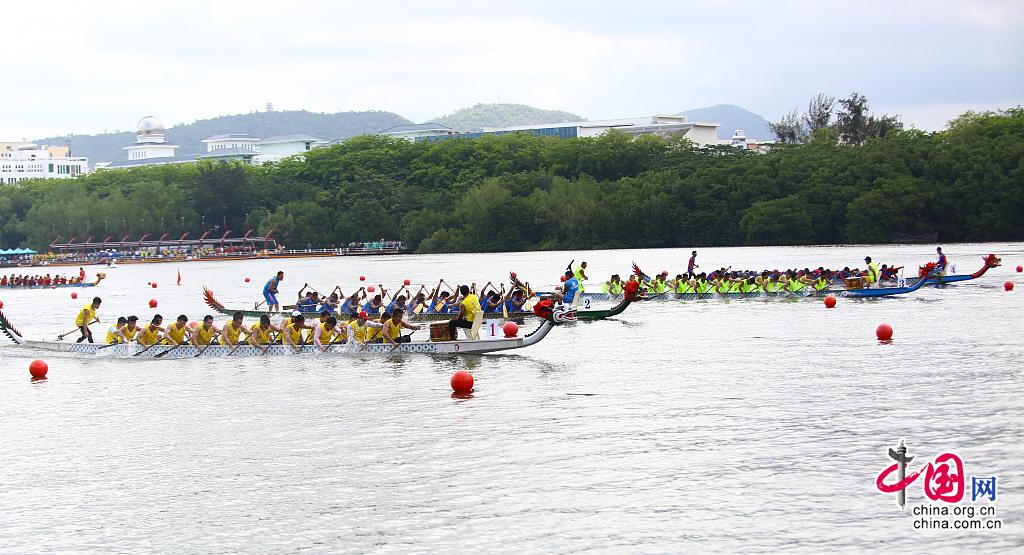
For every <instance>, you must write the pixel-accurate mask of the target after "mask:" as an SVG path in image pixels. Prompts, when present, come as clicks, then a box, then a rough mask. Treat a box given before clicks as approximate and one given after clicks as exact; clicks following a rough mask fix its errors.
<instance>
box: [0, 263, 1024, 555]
mask: <svg viewBox="0 0 1024 555" xmlns="http://www.w3.org/2000/svg"><path fill="white" fill-rule="evenodd" d="M946 251H947V253H948V255H949V256H950V261H951V263H953V264H956V265H957V266H958V271H959V272H961V273H963V272H972V271H974V270H976V269H978V268H979V267H980V266H981V262H980V256H981V255H983V254H985V253H988V252H995V253H998V254H999V255H1001V256H1002V257H1003V264H1004V266H1003V267H1001V268H997V269H996V270H994V271H991V272H989V274H988V275H986V276H985V277H983V278H982V279H980V280H976V281H973V282H969V283H966V284H961V285H958V286H955V287H948V288H946V289H936V288H931V287H929V288H925V289H922V290H921V291H919V292H918V293H916V294H913V295H908V296H905V297H901V298H889V299H881V300H872V301H855V300H849V299H840V301H839V306H838V307H837V308H836V309H835V310H826V309H825V308H824V307H823V306H822V304H821V302H820V300H819V301H815V300H792V301H787V300H742V301H731V302H725V301H701V302H690V303H646V304H639V305H634V306H632V307H630V309H629V310H627V311H626V312H625V313H623V314H622V315H620V316H618V317H617V318H615V319H613V320H607V321H601V322H589V323H582V322H581V323H578V324H575V325H570V326H565V327H561V328H558V329H555V330H554V331H552V332H551V334H550V335H549V336H548V337H547V338H546V339H545V340H544V341H543V342H541V343H540V344H538V345H535V346H533V347H531V348H529V349H525V350H521V351H513V352H512V353H511V354H495V355H485V356H476V357H433V356H429V355H411V354H410V355H405V356H400V357H390V358H388V357H377V356H371V357H353V356H348V357H342V356H339V357H312V356H310V357H305V356H303V357H287V358H249V359H230V360H212V359H211V360H204V359H198V360H192V359H190V360H139V359H130V360H122V359H111V358H97V357H83V356H77V355H60V354H53V353H45V352H38V351H31V350H26V349H24V348H16V347H6V346H5V347H3V348H0V367H2V370H0V551H2V552H5V553H39V552H107V553H113V552H121V553H140V552H176V553H235V552H260V553H293V552H313V553H338V552H379V553H389V552H390V553H402V552H410V551H416V552H424V551H432V552H442V551H447V552H484V551H487V552H559V553H562V552H583V551H593V552H622V553H654V552H658V553H664V552H681V551H689V552H693V551H701V552H710V551H712V550H714V551H721V552H736V551H806V552H824V551H839V552H863V551H865V550H869V549H870V550H873V551H879V550H882V549H885V550H892V551H899V552H925V551H932V552H958V551H964V550H968V549H978V550H981V551H994V552H1008V551H1012V550H1015V549H1016V550H1019V549H1021V548H1022V545H1024V527H1022V525H1021V521H1022V519H1024V501H1022V493H1024V488H1022V486H1021V483H1022V481H1024V471H1022V467H1021V462H1020V461H1021V460H1022V459H1024V441H1022V440H1024V437H1022V436H1024V434H1022V430H1024V425H1022V424H1024V404H1022V402H1021V399H1022V398H1024V386H1022V377H1021V372H1022V371H1021V361H1022V359H1024V336H1022V329H1024V315H1022V308H1024V300H1022V299H1024V297H1022V296H1021V295H1024V280H1022V279H1021V274H1017V273H1016V272H1015V271H1014V269H1015V267H1016V266H1017V265H1018V264H1021V263H1022V262H1024V245H1021V244H1011V245H1006V244H1001V245H949V246H947V248H946ZM688 255H689V249H686V250H683V249H675V250H647V251H645V250H637V251H599V252H585V253H551V252H546V253H512V254H485V255H435V256H401V257H381V258H338V259H331V260H285V261H246V262H232V263H226V262H196V263H183V264H180V265H174V264H158V265H134V266H123V267H121V268H117V269H114V270H111V271H109V272H108V276H109V278H108V280H107V281H105V282H104V283H103V284H102V285H101V286H100V287H98V288H95V289H92V290H89V289H86V290H82V291H81V295H82V298H80V299H79V300H76V301H72V300H71V299H70V298H69V294H70V290H67V289H60V290H44V291H9V290H0V300H2V301H3V302H4V303H5V305H6V306H5V307H4V312H5V313H6V314H7V315H8V316H9V317H10V318H11V320H13V322H14V323H15V324H17V325H18V326H19V327H20V328H21V331H22V332H23V333H24V334H25V335H26V336H29V337H31V338H37V339H52V338H53V337H54V336H55V335H56V334H57V333H59V332H61V331H65V330H67V329H68V328H71V327H73V322H72V321H73V318H74V315H75V312H76V311H77V309H78V308H80V305H82V304H84V302H83V299H84V298H85V297H87V296H91V295H92V294H93V293H95V294H98V295H100V296H102V297H103V299H104V304H103V307H102V309H101V316H104V317H105V320H106V319H110V318H111V316H116V315H118V314H124V313H135V314H139V315H140V316H146V317H148V316H149V315H151V314H153V313H154V311H152V310H150V309H149V308H148V307H147V306H146V302H147V301H148V300H149V299H150V298H156V299H157V300H158V301H159V302H160V307H159V311H160V312H161V313H162V314H163V315H164V316H165V317H173V316H176V315H177V314H179V313H185V314H187V315H188V316H189V317H190V318H191V319H199V317H201V316H202V315H203V314H205V313H206V312H208V309H206V307H205V306H204V305H203V303H202V300H201V294H200V292H201V286H202V285H208V286H210V287H211V288H213V289H214V290H215V291H216V292H217V295H218V297H220V299H221V300H222V301H223V302H225V304H227V305H228V306H232V307H234V306H240V307H241V306H250V307H251V306H252V304H253V303H254V302H255V301H257V300H260V289H261V287H262V284H263V282H264V281H266V279H267V278H268V277H270V275H271V274H272V273H273V272H274V271H276V270H278V269H283V270H285V271H286V272H287V277H286V285H287V287H285V290H287V291H288V295H291V294H292V292H294V290H295V289H297V288H298V287H299V286H301V285H302V284H303V283H304V282H309V283H311V284H313V285H315V286H316V287H317V288H319V289H320V290H327V289H330V288H332V287H333V286H334V284H336V283H339V282H340V283H342V284H343V285H348V287H345V288H344V289H346V290H348V289H350V287H351V284H353V283H355V282H356V278H357V276H358V275H360V274H365V275H367V276H368V277H369V278H370V281H371V282H373V283H378V282H381V283H384V284H385V285H386V286H389V287H390V286H394V285H395V284H397V283H398V282H400V281H401V280H402V279H403V278H410V279H412V280H413V281H415V282H417V283H418V282H423V281H426V282H436V280H437V278H438V277H442V276H443V277H445V278H446V280H447V281H448V282H450V283H458V282H461V281H476V282H478V283H482V282H485V281H487V280H496V281H500V280H503V279H507V274H508V272H509V270H513V271H516V272H518V273H519V274H520V275H521V276H522V277H525V278H528V279H529V280H530V281H531V282H532V283H533V284H534V286H535V287H536V286H538V285H540V284H542V283H545V282H547V283H548V284H549V285H550V284H551V282H554V281H555V279H556V277H557V275H558V274H559V272H560V271H561V270H562V269H564V267H565V264H567V263H568V262H569V260H570V259H573V258H575V259H576V260H577V261H579V260H581V259H585V260H587V261H588V262H589V264H590V270H589V273H590V274H591V277H592V278H595V277H598V276H600V277H602V278H605V277H607V275H608V274H611V273H613V272H618V273H620V274H626V273H627V271H628V267H629V263H630V262H631V261H633V260H636V261H637V262H638V263H640V265H641V267H643V268H645V269H646V270H647V271H649V272H657V271H661V270H662V269H665V270H669V271H670V272H672V274H675V273H677V272H679V271H681V270H682V269H683V268H684V267H685V263H686V259H687V257H688ZM865 255H871V256H872V257H874V258H875V259H876V260H878V261H881V262H889V263H896V264H899V265H906V266H907V267H908V268H914V267H916V266H917V265H918V264H921V263H924V262H926V261H929V260H932V259H933V258H934V256H933V248H931V247H924V246H884V247H863V246H858V247H809V248H743V249H701V251H700V258H699V259H698V261H699V262H700V263H701V265H702V266H703V267H705V268H707V269H710V268H712V267H716V266H729V265H732V266H733V267H735V268H764V267H768V268H775V267H779V268H783V267H790V266H799V267H804V266H811V267H816V266H818V265H826V266H833V267H841V266H844V265H851V266H852V265H856V264H858V261H859V260H863V258H864V256H865ZM179 269H180V271H181V275H182V285H181V286H176V285H175V284H174V281H175V278H176V271H178V270H179ZM0 271H2V270H0ZM90 273H91V270H90ZM245 277H251V278H252V283H249V284H245V283H243V279H244V278H245ZM1009 279H1013V280H1015V281H1016V282H1017V290H1016V291H1014V292H1009V293H1007V292H1004V291H1003V288H1002V284H1003V282H1004V281H1006V280H1009ZM153 280H155V281H157V282H158V283H159V288H157V289H151V288H149V287H148V286H147V285H146V282H147V281H153ZM881 322H888V323H890V324H892V326H893V327H894V328H895V338H894V340H893V341H892V342H891V343H889V344H882V343H879V342H878V341H877V340H876V339H875V337H874V329H875V326H877V325H878V324H879V323H881ZM530 325H532V324H528V326H530ZM39 357H43V358H46V360H47V361H48V362H49V364H50V374H49V379H47V380H44V381H39V382H32V381H30V379H29V376H28V371H27V366H28V363H29V361H31V360H32V359H33V358H39ZM463 368H465V369H469V370H470V371H471V372H473V374H474V375H475V377H476V391H475V393H474V394H473V395H472V397H470V398H462V399H459V398H453V397H451V396H450V388H449V386H448V379H449V377H450V375H451V373H452V372H453V371H455V370H457V369H463ZM900 438H906V440H907V443H908V444H909V446H910V452H911V454H916V455H917V459H916V460H915V462H914V463H913V464H912V465H911V466H912V467H917V464H918V463H921V464H923V463H924V462H927V461H928V460H930V459H931V458H933V457H934V456H935V455H937V454H938V453H941V452H944V451H956V452H957V453H959V454H960V456H961V457H963V459H964V460H965V464H966V472H965V473H966V474H967V475H968V476H969V475H972V474H974V475H980V476H989V475H997V476H998V499H997V502H996V503H995V504H994V505H995V507H996V508H997V510H998V516H999V517H1000V518H1002V520H1003V528H1002V530H999V531H987V530H981V531H967V532H965V531H952V530H950V531H935V530H929V531H922V530H914V528H913V526H912V522H913V517H912V516H911V515H910V514H909V511H908V512H901V511H900V510H899V509H898V507H897V506H896V502H895V497H894V494H881V493H879V492H877V490H876V489H875V486H874V480H875V477H876V476H877V475H878V473H879V471H881V470H882V469H883V468H885V467H886V466H888V465H889V464H890V462H891V461H890V460H889V459H888V457H887V455H886V450H887V449H888V447H890V446H893V445H894V444H895V443H896V442H897V441H898V440H899V439H900ZM969 488H970V480H969V479H968V489H969ZM907 491H908V508H909V506H913V505H920V504H921V503H923V502H926V501H927V499H926V498H924V495H923V492H922V489H921V487H920V482H918V483H915V485H913V486H911V487H910V488H908V490H907ZM969 497H970V493H969V492H968V499H967V500H965V501H964V502H963V504H964V505H974V506H981V505H983V504H984V503H982V502H981V501H978V502H975V503H971V502H970V500H969Z"/></svg>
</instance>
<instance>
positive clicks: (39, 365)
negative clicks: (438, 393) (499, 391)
mask: <svg viewBox="0 0 1024 555" xmlns="http://www.w3.org/2000/svg"><path fill="white" fill-rule="evenodd" d="M49 370H50V366H49V365H48V364H46V361H45V360H38V359H37V360H33V361H32V362H30V363H29V365H28V373H29V374H32V377H33V378H45V377H46V372H47V371H49ZM470 380H472V378H470Z"/></svg>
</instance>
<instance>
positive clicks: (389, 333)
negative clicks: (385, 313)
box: [381, 308, 422, 350]
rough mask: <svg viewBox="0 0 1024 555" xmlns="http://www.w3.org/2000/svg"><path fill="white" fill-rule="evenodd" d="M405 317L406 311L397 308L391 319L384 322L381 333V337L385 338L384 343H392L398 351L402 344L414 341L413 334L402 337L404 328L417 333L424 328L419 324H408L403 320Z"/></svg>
mask: <svg viewBox="0 0 1024 555" xmlns="http://www.w3.org/2000/svg"><path fill="white" fill-rule="evenodd" d="M403 316H405V311H404V310H402V309H401V308H396V309H395V310H394V312H392V313H391V318H390V319H389V320H388V321H386V322H384V328H383V330H382V333H381V336H382V337H383V338H384V342H385V343H391V344H392V345H394V346H395V349H396V350H397V349H398V346H399V345H400V344H402V343H409V342H410V341H412V334H409V335H402V328H405V329H407V330H414V331H415V330H418V329H420V328H421V327H422V326H420V325H417V324H410V323H409V322H406V321H405V320H403V319H402V317H403Z"/></svg>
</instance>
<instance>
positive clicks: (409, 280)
mask: <svg viewBox="0 0 1024 555" xmlns="http://www.w3.org/2000/svg"><path fill="white" fill-rule="evenodd" d="M1017 271H1018V272H1019V271H1020V270H1017ZM402 283H403V284H404V285H405V286H406V287H408V286H410V285H412V280H411V279H409V278H405V281H403V282H402Z"/></svg>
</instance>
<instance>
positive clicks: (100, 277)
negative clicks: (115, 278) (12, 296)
mask: <svg viewBox="0 0 1024 555" xmlns="http://www.w3.org/2000/svg"><path fill="white" fill-rule="evenodd" d="M106 277H107V274H105V273H103V272H99V273H97V274H96V280H95V281H90V282H84V281H83V282H79V283H51V284H50V285H43V284H41V283H37V284H35V285H10V284H8V285H3V286H0V290H3V289H58V288H62V287H96V286H97V285H99V284H100V282H101V281H103V280H104V279H106Z"/></svg>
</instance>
